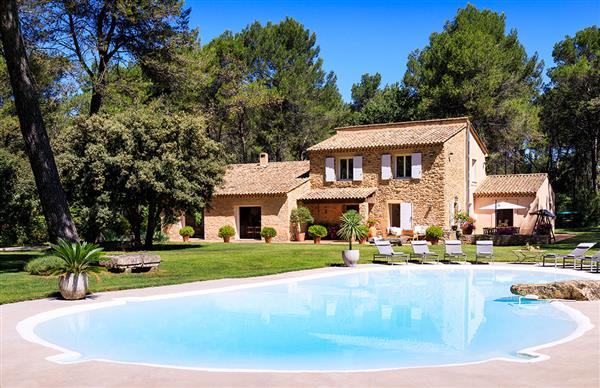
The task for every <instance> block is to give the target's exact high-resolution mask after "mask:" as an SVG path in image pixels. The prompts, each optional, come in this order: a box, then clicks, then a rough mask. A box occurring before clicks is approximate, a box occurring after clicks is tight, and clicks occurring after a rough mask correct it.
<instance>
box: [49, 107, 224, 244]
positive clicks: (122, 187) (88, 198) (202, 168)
mask: <svg viewBox="0 0 600 388" xmlns="http://www.w3.org/2000/svg"><path fill="white" fill-rule="evenodd" d="M165 109H166V108H165V107H163V106H160V105H159V104H158V103H153V104H149V106H147V107H145V108H143V107H135V108H133V109H125V110H123V111H122V112H120V113H116V114H111V115H108V114H98V115H94V116H92V117H89V118H79V119H78V120H76V122H75V123H74V125H73V126H72V127H70V128H68V129H67V130H66V131H65V132H64V134H63V135H61V139H60V143H61V144H65V146H64V147H63V148H62V149H61V153H60V154H59V162H60V163H59V164H60V166H61V169H62V171H63V176H64V179H65V187H66V188H67V192H68V193H69V195H70V196H71V197H72V198H73V199H74V200H75V201H76V202H77V203H79V204H81V206H82V207H85V208H87V209H88V210H86V211H85V214H86V215H87V216H88V217H89V218H88V220H87V222H88V223H89V224H94V223H95V224H100V229H101V226H102V225H105V224H103V222H106V223H109V222H110V221H111V218H112V219H113V220H114V218H116V217H117V216H118V215H119V214H122V215H124V216H125V217H126V218H127V220H128V221H129V224H130V226H131V229H132V233H133V240H134V242H135V243H136V245H138V246H139V245H140V244H141V240H142V235H141V232H142V229H143V222H144V218H145V217H144V213H147V225H146V237H145V243H144V245H145V247H146V248H149V247H150V246H151V245H152V237H153V234H154V231H155V229H156V227H157V226H158V225H159V224H160V216H161V214H162V215H165V216H167V217H168V216H171V215H173V214H174V213H177V212H178V211H181V210H188V209H198V208H201V207H204V205H205V204H206V202H207V200H208V199H209V198H210V197H211V195H212V193H213V189H214V187H215V186H216V185H217V184H219V183H220V181H221V178H222V175H223V172H224V168H223V160H224V155H223V149H222V147H221V146H220V145H218V144H217V143H216V142H214V141H212V140H210V139H208V138H207V136H206V135H205V131H204V121H203V120H202V119H201V118H198V117H197V116H192V115H187V114H183V113H179V112H168V111H165ZM93 217H96V219H93ZM98 217H103V219H102V220H98ZM93 232H95V230H94V231H93Z"/></svg>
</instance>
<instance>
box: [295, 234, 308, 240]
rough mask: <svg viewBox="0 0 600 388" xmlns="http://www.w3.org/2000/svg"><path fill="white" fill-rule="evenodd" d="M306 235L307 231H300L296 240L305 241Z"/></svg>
mask: <svg viewBox="0 0 600 388" xmlns="http://www.w3.org/2000/svg"><path fill="white" fill-rule="evenodd" d="M305 237H306V233H304V232H300V233H298V234H297V235H296V241H304V239H305Z"/></svg>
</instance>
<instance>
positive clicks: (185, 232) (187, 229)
mask: <svg viewBox="0 0 600 388" xmlns="http://www.w3.org/2000/svg"><path fill="white" fill-rule="evenodd" d="M179 235H180V236H181V237H192V236H193V235H194V228H192V227H191V226H184V227H183V228H181V229H179Z"/></svg>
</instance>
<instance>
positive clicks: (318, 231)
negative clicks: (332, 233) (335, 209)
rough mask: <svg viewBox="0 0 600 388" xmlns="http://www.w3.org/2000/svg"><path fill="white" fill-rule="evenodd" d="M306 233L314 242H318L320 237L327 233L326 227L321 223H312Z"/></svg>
mask: <svg viewBox="0 0 600 388" xmlns="http://www.w3.org/2000/svg"><path fill="white" fill-rule="evenodd" d="M308 234H310V235H311V236H312V238H313V242H314V243H315V244H320V243H321V239H322V238H323V237H325V236H327V235H328V234H329V232H328V231H327V228H325V227H324V226H322V225H312V226H310V227H309V228H308Z"/></svg>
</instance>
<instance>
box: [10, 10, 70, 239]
mask: <svg viewBox="0 0 600 388" xmlns="http://www.w3.org/2000/svg"><path fill="white" fill-rule="evenodd" d="M0 38H1V39H2V48H3V54H4V57H5V60H6V66H7V70H8V74H9V78H10V83H11V87H12V91H13V97H14V103H15V108H16V111H17V114H18V116H19V123H20V127H21V133H22V135H23V139H24V141H25V149H26V152H27V156H28V158H29V162H30V164H31V169H32V171H33V175H34V177H35V183H36V186H37V190H38V194H39V197H40V202H41V205H42V210H43V213H44V218H45V220H46V225H47V227H48V236H49V238H50V240H51V241H54V240H56V239H57V238H59V237H61V238H67V239H70V240H77V239H78V236H77V230H76V229H75V225H74V224H73V220H72V218H71V214H70V212H69V207H68V205H67V200H66V197H65V194H64V192H63V189H62V186H61V184H60V180H59V175H58V170H57V168H56V163H55V161H54V154H53V152H52V148H51V147H50V141H49V139H48V134H47V132H46V128H45V126H44V120H43V117H42V111H41V109H40V103H39V97H38V90H37V88H36V84H35V79H34V78H33V74H32V72H31V70H30V67H29V61H28V57H27V52H26V48H25V44H24V42H23V37H22V35H21V30H20V25H19V14H18V8H17V4H16V0H6V1H3V2H1V3H0Z"/></svg>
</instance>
